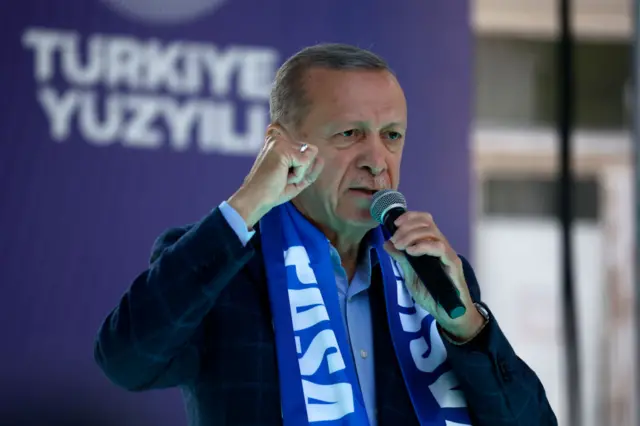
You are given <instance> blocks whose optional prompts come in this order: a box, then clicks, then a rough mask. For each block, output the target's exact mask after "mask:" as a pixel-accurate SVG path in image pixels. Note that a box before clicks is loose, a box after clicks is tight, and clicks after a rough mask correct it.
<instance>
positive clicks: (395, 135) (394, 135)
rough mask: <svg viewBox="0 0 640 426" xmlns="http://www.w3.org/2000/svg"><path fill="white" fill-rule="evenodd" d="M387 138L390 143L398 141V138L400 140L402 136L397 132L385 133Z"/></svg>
mask: <svg viewBox="0 0 640 426" xmlns="http://www.w3.org/2000/svg"><path fill="white" fill-rule="evenodd" d="M387 137H388V138H389V139H391V140H392V141H395V140H398V139H400V138H402V134H400V133H398V132H389V133H387Z"/></svg>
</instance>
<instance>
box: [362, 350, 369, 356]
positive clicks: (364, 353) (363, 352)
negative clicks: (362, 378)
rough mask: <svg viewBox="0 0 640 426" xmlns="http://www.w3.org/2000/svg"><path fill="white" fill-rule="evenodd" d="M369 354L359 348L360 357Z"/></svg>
mask: <svg viewBox="0 0 640 426" xmlns="http://www.w3.org/2000/svg"><path fill="white" fill-rule="evenodd" d="M368 355H369V354H368V353H367V351H365V350H364V349H360V356H361V357H362V358H366V357H367V356H368Z"/></svg>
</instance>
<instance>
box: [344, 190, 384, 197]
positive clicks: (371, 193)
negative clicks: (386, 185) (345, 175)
mask: <svg viewBox="0 0 640 426" xmlns="http://www.w3.org/2000/svg"><path fill="white" fill-rule="evenodd" d="M350 191H353V192H356V193H358V194H362V195H367V196H370V197H371V196H373V194H375V193H376V192H378V191H376V190H375V189H366V188H351V189H350Z"/></svg>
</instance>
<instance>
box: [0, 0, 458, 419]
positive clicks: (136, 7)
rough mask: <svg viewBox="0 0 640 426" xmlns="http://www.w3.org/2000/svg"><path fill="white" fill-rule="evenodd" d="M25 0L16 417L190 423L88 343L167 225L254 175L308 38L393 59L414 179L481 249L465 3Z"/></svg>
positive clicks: (164, 396)
mask: <svg viewBox="0 0 640 426" xmlns="http://www.w3.org/2000/svg"><path fill="white" fill-rule="evenodd" d="M11 7H12V10H11V11H9V10H8V9H7V8H8V6H6V7H5V9H7V10H5V11H4V13H2V17H1V18H0V21H1V23H2V27H1V29H0V34H1V36H2V37H1V39H0V46H2V53H3V62H2V68H1V70H2V71H1V72H2V78H1V79H0V96H1V98H2V101H1V103H0V105H1V107H0V108H1V109H0V112H1V115H0V117H1V118H0V138H1V139H0V142H1V144H0V177H1V178H2V182H3V185H2V187H1V189H0V226H1V229H2V231H1V238H0V284H1V287H0V288H1V289H2V291H1V292H0V324H1V325H0V333H1V336H2V337H1V339H2V340H1V342H2V357H1V358H0V383H1V384H2V386H1V388H2V390H1V391H0V393H1V394H2V395H3V396H2V397H0V415H1V416H2V417H0V424H2V425H3V426H10V425H11V424H12V423H11V421H18V417H19V416H22V417H21V419H22V420H20V422H19V424H21V425H32V424H36V422H37V421H38V420H37V419H41V418H42V417H43V416H46V417H47V418H48V419H49V421H48V422H47V424H52V425H56V424H58V423H59V424H62V419H63V418H64V416H70V415H71V414H74V415H75V416H76V417H77V418H78V423H77V424H82V425H83V426H84V425H89V424H90V425H91V426H99V425H101V424H105V425H116V424H117V425H140V426H144V425H154V426H176V425H181V424H185V417H184V410H183V407H182V401H181V398H180V396H179V392H178V391H177V390H165V391H154V392H147V393H139V394H132V393H127V392H126V391H123V390H120V389H118V388H116V387H115V386H113V385H112V384H110V383H109V382H108V381H107V380H106V379H105V378H104V377H103V376H102V374H101V372H100V371H99V370H98V368H97V366H96V365H95V364H94V362H93V339H94V336H95V333H96V330H97V328H98V326H99V324H100V322H101V321H102V319H103V318H104V316H105V315H106V314H107V312H108V311H109V310H110V309H111V308H112V307H113V306H114V305H115V304H116V302H117V301H118V299H119V297H120V296H121V294H122V293H123V292H124V291H125V289H126V288H127V286H128V285H129V283H130V281H131V280H132V279H133V278H134V277H135V276H136V275H137V274H138V273H140V272H141V271H142V270H143V269H144V268H145V265H146V263H147V260H148V255H149V250H150V246H151V244H152V242H153V240H154V238H155V237H156V236H157V235H158V234H159V233H160V232H161V231H162V230H163V229H165V228H167V227H169V226H175V225H181V224H185V223H188V222H192V221H195V220H198V219H199V218H201V217H202V216H203V215H204V214H206V212H208V211H209V210H210V209H211V208H212V207H214V206H216V205H217V204H218V203H219V202H220V201H222V200H224V199H226V198H227V197H228V196H229V195H230V194H231V193H232V192H233V191H234V190H235V189H236V188H237V186H238V185H239V184H240V183H241V182H242V178H243V177H244V175H245V173H246V172H247V171H248V170H249V167H250V166H251V164H252V161H253V156H254V155H255V153H256V151H257V150H258V148H259V146H260V144H261V143H262V138H263V131H264V129H265V127H266V126H267V124H268V121H267V120H268V103H267V98H268V93H269V89H270V84H271V79H272V77H273V75H274V73H275V70H276V69H277V67H278V66H279V65H280V64H281V63H282V62H283V61H284V60H285V59H286V57H288V56H289V55H291V54H293V53H294V52H295V51H297V50H298V49H300V48H302V47H304V46H306V45H310V44H315V43H318V42H347V43H353V44H356V45H359V46H361V47H365V48H370V49H372V50H374V51H375V52H377V53H379V54H381V55H383V56H384V57H385V58H386V59H387V60H388V61H389V62H390V64H391V66H392V67H393V68H394V70H395V71H396V72H397V74H398V76H399V79H400V82H401V84H402V85H403V87H404V88H405V90H406V93H407V97H408V101H409V132H408V139H407V147H406V151H405V159H404V163H403V173H402V183H401V190H402V191H403V192H404V193H405V194H406V196H407V199H408V200H409V205H410V208H412V209H417V210H425V211H430V212H432V213H433V214H434V216H435V218H436V221H437V222H438V223H439V224H440V226H441V227H442V229H443V230H444V232H445V234H446V235H447V236H448V237H449V239H450V240H451V242H452V243H453V245H454V247H456V248H457V249H458V251H460V252H462V253H465V254H468V250H469V216H470V214H469V213H470V208H469V197H470V193H469V187H470V185H469V180H470V173H469V169H470V165H469V149H468V134H469V124H470V70H471V64H470V59H471V57H470V47H471V43H470V38H471V35H470V28H469V22H468V21H469V10H468V2H467V1H451V0H430V1H427V0H422V1H417V0H408V1H403V2H392V1H391V0H388V1H383V0H378V1H371V0H351V1H349V2H344V1H338V0H326V1H322V2H300V1H294V0H276V1H268V2H267V1H257V0H158V1H155V2H154V1H149V0H21V1H19V2H11ZM82 416H85V417H84V418H82ZM86 416H89V417H86ZM56 422H57V423H56ZM68 424H71V423H68Z"/></svg>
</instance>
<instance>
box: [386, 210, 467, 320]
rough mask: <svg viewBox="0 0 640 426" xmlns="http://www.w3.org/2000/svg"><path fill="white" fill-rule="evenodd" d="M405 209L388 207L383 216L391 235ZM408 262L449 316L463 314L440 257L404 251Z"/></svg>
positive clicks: (463, 308)
mask: <svg viewBox="0 0 640 426" xmlns="http://www.w3.org/2000/svg"><path fill="white" fill-rule="evenodd" d="M405 211H406V210H405V209H403V208H400V207H396V208H393V209H390V210H389V211H388V212H387V214H386V215H385V217H384V221H383V224H382V225H383V226H384V227H385V228H386V229H387V231H389V233H390V234H391V235H393V234H395V232H396V230H397V229H398V227H397V226H396V225H395V224H394V223H393V222H395V220H396V219H397V218H399V217H400V216H401V215H402V214H403V213H404V212H405ZM404 254H405V256H406V257H407V260H408V261H409V264H410V265H411V267H412V268H413V270H414V271H415V272H416V275H417V276H418V278H420V280H421V281H422V283H423V284H424V286H425V287H426V288H427V290H428V291H429V293H430V294H431V296H432V297H433V298H434V300H435V301H436V303H438V304H439V305H440V306H442V308H443V309H444V310H445V312H446V313H447V315H449V317H450V318H452V319H456V318H459V317H461V316H462V315H464V314H465V312H466V311H467V309H466V308H465V306H464V304H463V303H462V300H461V299H460V291H459V290H458V288H457V287H456V286H455V284H454V283H453V281H451V279H450V278H449V276H448V275H447V272H446V271H445V269H444V265H443V264H442V263H441V262H440V259H438V258H437V257H434V256H429V255H426V254H425V255H422V256H411V255H410V254H407V253H406V252H404Z"/></svg>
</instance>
